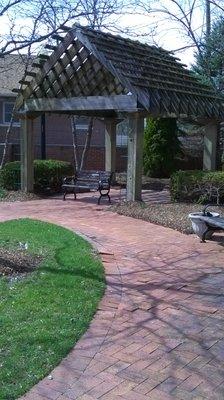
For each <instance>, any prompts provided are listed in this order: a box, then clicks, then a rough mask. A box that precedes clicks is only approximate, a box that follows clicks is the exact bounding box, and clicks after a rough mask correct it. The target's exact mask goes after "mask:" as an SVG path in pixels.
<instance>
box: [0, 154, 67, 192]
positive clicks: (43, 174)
mask: <svg viewBox="0 0 224 400" xmlns="http://www.w3.org/2000/svg"><path fill="white" fill-rule="evenodd" d="M20 169H21V163H20V161H13V162H10V163H7V164H5V165H4V167H3V169H2V170H1V177H0V182H1V186H2V187H3V188H4V189H7V190H18V189H20V186H21V182H20V181H21V180H20V174H21V172H20ZM72 174H74V170H73V166H72V165H71V164H70V163H68V162H65V161H58V160H35V161H34V190H35V191H37V192H43V191H47V190H48V191H54V192H57V191H60V188H61V184H62V178H63V177H64V176H68V175H72Z"/></svg>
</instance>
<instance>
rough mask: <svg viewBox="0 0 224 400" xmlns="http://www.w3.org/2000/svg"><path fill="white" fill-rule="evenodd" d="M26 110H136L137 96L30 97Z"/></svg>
mask: <svg viewBox="0 0 224 400" xmlns="http://www.w3.org/2000/svg"><path fill="white" fill-rule="evenodd" d="M25 110H26V111H28V112H30V111H37V112H60V111H94V110H96V111H97V110H106V111H110V110H115V111H127V112H136V111H137V110H138V107H137V98H136V96H129V95H117V96H87V97H71V98H62V99H58V98H54V99H45V98H42V99H30V100H27V101H26V103H25Z"/></svg>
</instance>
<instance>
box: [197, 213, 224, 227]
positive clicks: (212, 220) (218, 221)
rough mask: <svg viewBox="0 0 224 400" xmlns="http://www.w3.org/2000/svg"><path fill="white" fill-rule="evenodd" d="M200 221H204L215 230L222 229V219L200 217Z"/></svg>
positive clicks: (223, 220) (223, 219)
mask: <svg viewBox="0 0 224 400" xmlns="http://www.w3.org/2000/svg"><path fill="white" fill-rule="evenodd" d="M200 219H202V220H203V221H205V222H206V223H207V224H208V225H210V226H214V227H216V228H220V229H224V218H221V217H206V216H201V217H200Z"/></svg>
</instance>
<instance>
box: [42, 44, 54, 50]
mask: <svg viewBox="0 0 224 400" xmlns="http://www.w3.org/2000/svg"><path fill="white" fill-rule="evenodd" d="M44 47H45V49H49V50H53V51H54V50H56V49H57V46H52V45H51V44H46V46H44Z"/></svg>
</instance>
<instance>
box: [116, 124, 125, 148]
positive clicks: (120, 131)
mask: <svg viewBox="0 0 224 400" xmlns="http://www.w3.org/2000/svg"><path fill="white" fill-rule="evenodd" d="M127 144H128V124H127V121H122V122H120V123H119V124H118V125H117V136H116V146H117V147H126V146H127Z"/></svg>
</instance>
